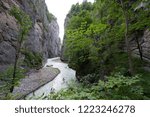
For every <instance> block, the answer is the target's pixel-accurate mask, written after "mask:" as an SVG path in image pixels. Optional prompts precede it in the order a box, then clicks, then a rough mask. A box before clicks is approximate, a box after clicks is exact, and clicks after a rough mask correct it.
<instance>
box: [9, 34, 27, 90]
mask: <svg viewBox="0 0 150 117" xmlns="http://www.w3.org/2000/svg"><path fill="white" fill-rule="evenodd" d="M23 35H24V34H23V32H22V33H21V38H20V40H18V42H17V48H16V57H15V63H14V69H13V77H12V82H11V87H10V92H11V93H12V92H13V90H14V87H15V80H16V71H17V64H18V59H19V54H20V49H21V45H22V42H23V37H24V36H23Z"/></svg>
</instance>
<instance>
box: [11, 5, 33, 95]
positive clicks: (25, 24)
mask: <svg viewBox="0 0 150 117" xmlns="http://www.w3.org/2000/svg"><path fill="white" fill-rule="evenodd" d="M10 15H12V16H14V17H15V19H16V20H17V23H18V24H19V36H18V39H17V44H16V54H15V62H14V66H13V73H12V74H13V76H12V81H11V83H10V86H11V87H10V89H9V90H10V93H12V92H13V89H14V87H15V86H16V82H17V81H19V79H18V78H17V69H18V61H19V55H20V51H21V48H22V43H23V41H24V40H25V39H26V38H25V37H26V36H27V34H28V32H29V29H30V28H31V27H32V21H31V19H30V17H29V15H27V14H26V13H25V12H24V11H22V10H21V9H20V8H18V7H16V6H14V7H13V8H12V9H11V10H10Z"/></svg>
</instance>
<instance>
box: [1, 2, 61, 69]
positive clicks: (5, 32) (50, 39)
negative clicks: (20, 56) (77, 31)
mask: <svg viewBox="0 0 150 117" xmlns="http://www.w3.org/2000/svg"><path fill="white" fill-rule="evenodd" d="M14 5H15V6H17V7H19V8H20V9H22V10H23V11H24V12H26V13H27V14H28V15H29V16H30V18H31V19H32V25H33V26H32V29H31V30H30V31H29V34H28V36H27V40H26V41H25V43H24V45H23V47H25V48H27V49H29V50H30V51H32V52H38V53H41V54H42V55H43V62H44V61H45V60H46V59H47V58H49V57H56V56H59V55H60V39H59V36H58V35H59V27H58V24H57V21H56V18H51V20H50V19H49V18H48V14H49V12H48V10H47V6H46V4H45V0H0V71H2V70H3V69H2V68H4V67H3V66H7V65H10V64H12V63H13V62H14V59H15V51H16V40H17V37H18V31H19V28H18V27H19V25H18V24H17V22H16V20H15V18H14V17H12V16H10V14H9V11H10V9H11V8H12V7H13V6H14Z"/></svg>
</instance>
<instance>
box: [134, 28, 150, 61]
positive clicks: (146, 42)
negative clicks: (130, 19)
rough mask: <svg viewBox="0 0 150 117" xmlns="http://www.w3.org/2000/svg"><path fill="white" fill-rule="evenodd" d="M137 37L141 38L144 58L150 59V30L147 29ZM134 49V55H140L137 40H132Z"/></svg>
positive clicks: (140, 42)
mask: <svg viewBox="0 0 150 117" xmlns="http://www.w3.org/2000/svg"><path fill="white" fill-rule="evenodd" d="M134 37H135V36H134ZM137 39H138V40H139V45H140V47H141V52H142V57H143V59H144V60H147V61H150V30H148V29H147V30H145V31H144V32H143V34H142V35H141V36H139V37H138V38H137ZM132 50H134V51H133V54H134V55H136V56H140V53H139V50H138V47H137V42H136V40H135V41H134V42H132Z"/></svg>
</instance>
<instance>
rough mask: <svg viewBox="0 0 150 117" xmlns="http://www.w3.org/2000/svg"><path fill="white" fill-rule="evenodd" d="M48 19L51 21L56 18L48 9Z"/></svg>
mask: <svg viewBox="0 0 150 117" xmlns="http://www.w3.org/2000/svg"><path fill="white" fill-rule="evenodd" d="M47 19H48V21H49V22H51V21H52V20H56V17H55V16H54V15H53V14H51V13H49V12H48V11H47Z"/></svg>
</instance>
